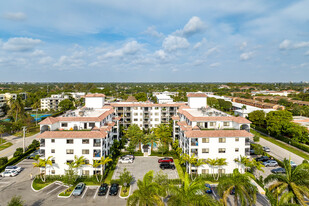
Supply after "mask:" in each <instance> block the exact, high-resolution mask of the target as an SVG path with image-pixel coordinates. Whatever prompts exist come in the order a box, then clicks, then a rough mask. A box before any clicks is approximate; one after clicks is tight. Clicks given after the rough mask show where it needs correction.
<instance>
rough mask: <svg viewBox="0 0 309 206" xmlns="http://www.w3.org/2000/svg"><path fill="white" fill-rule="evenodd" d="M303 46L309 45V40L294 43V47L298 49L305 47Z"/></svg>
mask: <svg viewBox="0 0 309 206" xmlns="http://www.w3.org/2000/svg"><path fill="white" fill-rule="evenodd" d="M303 47H309V41H307V42H305V41H303V42H300V43H296V44H294V48H296V49H298V48H303Z"/></svg>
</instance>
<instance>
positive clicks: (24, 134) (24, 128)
mask: <svg viewBox="0 0 309 206" xmlns="http://www.w3.org/2000/svg"><path fill="white" fill-rule="evenodd" d="M26 128H27V127H26V126H23V153H25V136H26Z"/></svg>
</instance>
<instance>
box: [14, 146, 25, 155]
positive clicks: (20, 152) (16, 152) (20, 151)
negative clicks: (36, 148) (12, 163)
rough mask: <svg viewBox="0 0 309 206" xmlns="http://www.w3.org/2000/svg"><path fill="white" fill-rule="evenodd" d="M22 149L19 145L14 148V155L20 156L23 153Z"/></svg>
mask: <svg viewBox="0 0 309 206" xmlns="http://www.w3.org/2000/svg"><path fill="white" fill-rule="evenodd" d="M23 151H24V150H23V148H21V147H19V148H16V151H15V152H14V155H13V156H14V157H20V156H22V155H23V154H24V152H23Z"/></svg>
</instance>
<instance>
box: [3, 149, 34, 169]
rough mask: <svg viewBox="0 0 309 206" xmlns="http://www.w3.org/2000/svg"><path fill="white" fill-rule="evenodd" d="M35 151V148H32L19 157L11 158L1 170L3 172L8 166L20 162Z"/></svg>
mask: <svg viewBox="0 0 309 206" xmlns="http://www.w3.org/2000/svg"><path fill="white" fill-rule="evenodd" d="M34 151H35V148H31V149H29V150H27V151H26V152H25V153H23V154H22V155H20V156H18V157H13V158H11V159H10V160H9V161H8V162H7V163H6V164H5V165H3V166H1V167H0V172H2V171H3V170H4V169H5V168H6V166H10V165H14V164H16V163H18V162H20V161H21V160H23V159H24V158H25V157H27V156H28V155H30V154H31V153H32V152H34Z"/></svg>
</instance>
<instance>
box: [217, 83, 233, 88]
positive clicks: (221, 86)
mask: <svg viewBox="0 0 309 206" xmlns="http://www.w3.org/2000/svg"><path fill="white" fill-rule="evenodd" d="M218 88H219V89H230V88H231V87H229V86H227V85H225V84H222V85H220V86H219V87H218Z"/></svg>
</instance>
